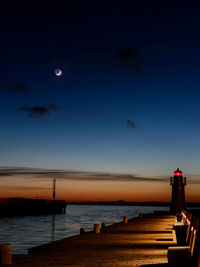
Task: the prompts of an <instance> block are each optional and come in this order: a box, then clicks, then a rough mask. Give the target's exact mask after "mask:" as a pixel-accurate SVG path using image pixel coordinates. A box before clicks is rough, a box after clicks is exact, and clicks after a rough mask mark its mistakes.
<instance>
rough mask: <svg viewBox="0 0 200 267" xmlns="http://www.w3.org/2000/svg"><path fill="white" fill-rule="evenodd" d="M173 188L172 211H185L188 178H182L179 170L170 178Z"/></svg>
mask: <svg viewBox="0 0 200 267" xmlns="http://www.w3.org/2000/svg"><path fill="white" fill-rule="evenodd" d="M170 184H171V186H172V200H171V211H172V212H176V213H177V212H180V211H182V209H185V185H186V178H185V177H183V176H182V171H180V170H179V168H178V169H177V170H176V171H175V172H174V176H173V177H170Z"/></svg>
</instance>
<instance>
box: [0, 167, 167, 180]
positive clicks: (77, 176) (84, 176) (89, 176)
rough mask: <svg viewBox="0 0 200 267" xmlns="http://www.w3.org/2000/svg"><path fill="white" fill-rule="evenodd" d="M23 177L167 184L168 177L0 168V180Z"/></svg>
mask: <svg viewBox="0 0 200 267" xmlns="http://www.w3.org/2000/svg"><path fill="white" fill-rule="evenodd" d="M19 175H20V176H23V177H24V178H25V179H29V178H30V177H32V178H35V179H40V180H41V179H44V180H45V179H47V178H49V179H52V177H54V178H57V179H62V180H71V181H91V182H95V181H96V182H101V181H102V182H140V181H141V182H142V181H146V182H169V178H168V177H142V176H139V175H134V174H115V173H103V172H102V173H101V172H82V171H71V170H45V169H34V168H30V169H29V168H0V178H3V177H4V178H6V177H7V176H19Z"/></svg>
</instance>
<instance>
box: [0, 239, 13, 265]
mask: <svg viewBox="0 0 200 267" xmlns="http://www.w3.org/2000/svg"><path fill="white" fill-rule="evenodd" d="M0 264H12V245H11V244H0Z"/></svg>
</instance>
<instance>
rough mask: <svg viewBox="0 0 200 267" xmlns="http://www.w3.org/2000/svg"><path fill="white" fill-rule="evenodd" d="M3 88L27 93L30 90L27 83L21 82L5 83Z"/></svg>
mask: <svg viewBox="0 0 200 267" xmlns="http://www.w3.org/2000/svg"><path fill="white" fill-rule="evenodd" d="M1 88H2V89H3V90H6V91H13V92H19V93H26V92H28V91H29V88H28V87H27V86H26V85H25V84H23V83H20V82H14V83H8V84H4V85H3V86H2V87H1Z"/></svg>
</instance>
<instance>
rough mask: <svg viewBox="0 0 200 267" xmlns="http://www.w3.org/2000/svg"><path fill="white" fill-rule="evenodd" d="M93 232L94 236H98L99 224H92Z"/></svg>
mask: <svg viewBox="0 0 200 267" xmlns="http://www.w3.org/2000/svg"><path fill="white" fill-rule="evenodd" d="M94 232H95V233H96V234H99V233H100V224H94Z"/></svg>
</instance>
